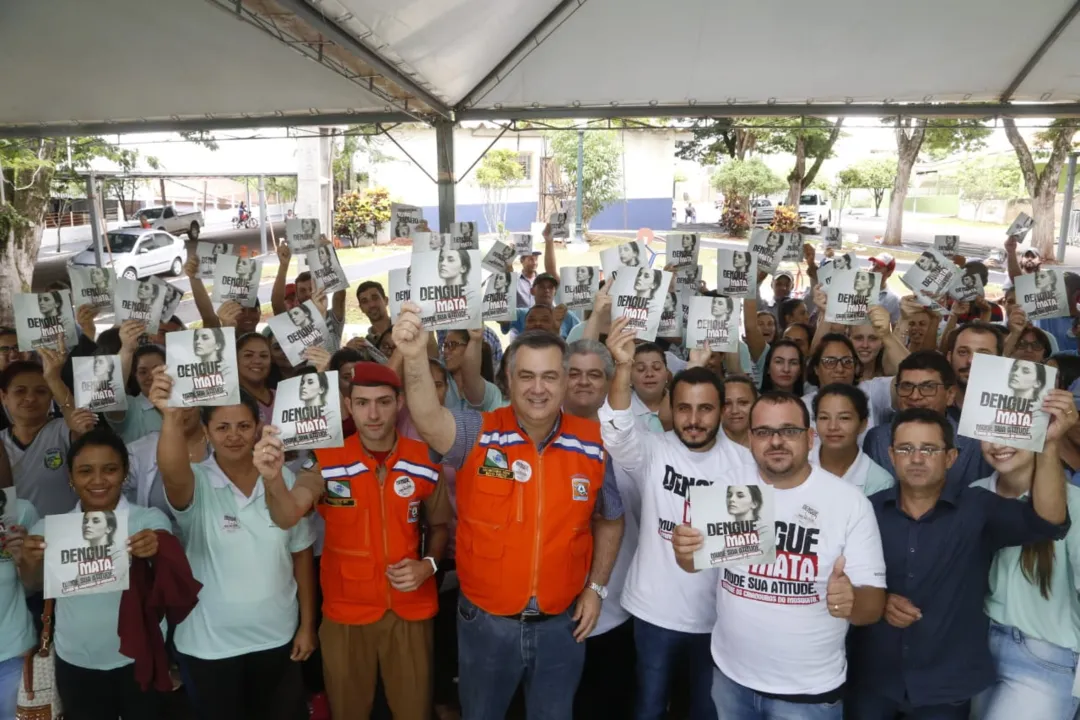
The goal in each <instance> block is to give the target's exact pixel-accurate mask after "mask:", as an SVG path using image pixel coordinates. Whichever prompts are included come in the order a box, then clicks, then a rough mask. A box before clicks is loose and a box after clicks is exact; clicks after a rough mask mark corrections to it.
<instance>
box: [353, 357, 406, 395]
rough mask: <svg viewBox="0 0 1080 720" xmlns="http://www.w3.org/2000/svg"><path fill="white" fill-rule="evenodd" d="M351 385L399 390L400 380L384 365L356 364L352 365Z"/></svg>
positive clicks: (374, 363) (373, 363) (371, 363)
mask: <svg viewBox="0 0 1080 720" xmlns="http://www.w3.org/2000/svg"><path fill="white" fill-rule="evenodd" d="M352 384H353V385H365V386H368V387H371V386H375V385H388V386H390V387H392V388H394V389H395V390H400V389H401V378H399V377H398V374H397V373H396V372H394V371H393V370H391V369H390V368H388V367H387V366H385V365H380V364H379V363H377V362H358V363H356V364H355V365H353V372H352Z"/></svg>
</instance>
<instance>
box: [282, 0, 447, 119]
mask: <svg viewBox="0 0 1080 720" xmlns="http://www.w3.org/2000/svg"><path fill="white" fill-rule="evenodd" d="M274 2H276V3H277V4H278V5H280V6H281V7H283V8H285V9H286V10H288V11H289V12H291V13H293V14H294V15H296V17H297V18H299V19H300V20H302V21H303V22H305V23H306V24H307V25H308V26H309V27H311V28H312V29H314V30H316V31H318V32H319V33H321V34H322V35H324V36H325V37H326V38H328V39H329V40H330V41H332V42H333V43H334V44H335V45H337V46H339V47H341V48H342V49H344V50H346V51H348V52H349V53H351V54H352V55H355V56H356V57H357V58H358V59H360V60H363V61H364V62H365V63H366V64H368V65H370V66H371V67H372V68H373V69H374V70H375V71H377V72H378V73H379V75H381V76H382V77H383V78H385V79H386V80H387V81H389V82H392V83H393V84H395V85H397V86H398V88H400V89H401V90H402V91H404V92H407V93H410V94H412V95H414V96H416V98H417V99H418V100H420V101H421V102H423V103H424V104H425V105H427V106H428V107H429V108H430V109H431V111H432V112H434V113H435V114H437V115H441V116H442V117H444V118H447V119H449V118H451V117H452V110H451V109H450V106H449V105H447V104H446V103H445V102H443V101H442V100H440V99H439V98H437V97H435V95H434V94H432V93H431V91H429V90H428V89H427V88H424V87H422V86H421V85H420V84H419V83H417V82H416V81H415V80H413V79H412V78H411V77H409V76H408V75H406V74H405V73H403V72H402V71H401V70H400V69H398V68H397V67H395V66H394V65H393V64H392V63H390V62H388V61H387V60H386V59H385V58H384V57H383V56H382V55H381V54H379V52H378V51H376V50H372V49H371V48H369V47H368V46H367V45H365V44H364V43H362V42H361V41H360V40H358V39H356V38H355V37H353V36H352V35H351V34H349V33H348V32H346V31H345V30H344V29H342V28H341V27H340V26H339V25H338V24H337V23H335V22H333V21H331V20H330V19H328V18H326V17H325V16H324V15H323V14H322V13H320V12H319V11H318V10H316V9H314V8H313V7H311V6H310V5H308V4H307V3H306V2H304V0H274Z"/></svg>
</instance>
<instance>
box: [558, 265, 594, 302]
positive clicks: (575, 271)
mask: <svg viewBox="0 0 1080 720" xmlns="http://www.w3.org/2000/svg"><path fill="white" fill-rule="evenodd" d="M598 292H600V268H597V267H592V266H589V265H571V266H569V267H564V268H560V269H559V296H558V298H557V299H556V300H555V304H556V305H565V306H566V309H567V310H588V309H589V308H591V307H592V304H593V299H594V298H595V297H596V293H598Z"/></svg>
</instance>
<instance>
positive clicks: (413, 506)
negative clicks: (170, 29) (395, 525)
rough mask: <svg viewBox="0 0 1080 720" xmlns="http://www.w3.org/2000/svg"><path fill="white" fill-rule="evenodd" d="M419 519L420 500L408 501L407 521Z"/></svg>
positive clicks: (412, 521)
mask: <svg viewBox="0 0 1080 720" xmlns="http://www.w3.org/2000/svg"><path fill="white" fill-rule="evenodd" d="M419 519H420V501H419V500H413V501H412V502H410V503H409V522H411V523H414V522H416V521H417V520H419Z"/></svg>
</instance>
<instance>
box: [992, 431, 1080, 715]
mask: <svg viewBox="0 0 1080 720" xmlns="http://www.w3.org/2000/svg"><path fill="white" fill-rule="evenodd" d="M1051 432H1052V430H1050V431H1048V433H1047V443H1046V446H1045V447H1044V448H1043V457H1044V458H1054V457H1056V456H1057V455H1058V449H1057V442H1056V440H1057V439H1056V438H1051V437H1050V433H1051ZM982 452H983V457H984V458H985V459H986V462H988V463H989V464H990V466H991V467H992V468H994V470H995V472H994V474H993V475H991V476H990V477H988V478H984V479H982V480H979V481H977V482H975V483H974V485H977V486H980V487H984V488H986V489H987V490H989V491H990V492H996V493H997V494H999V495H1001V496H1003V497H1009V498H1022V499H1023V498H1028V499H1029V500H1030V497H1029V494H1030V491H1031V481H1032V477H1033V476H1034V473H1035V453H1033V452H1031V451H1030V450H1017V449H1015V448H1010V447H1005V446H1004V445H994V444H991V443H987V442H984V443H983V444H982ZM1061 481H1062V482H1063V483H1064V482H1065V478H1064V472H1063V473H1062V480H1061ZM1065 489H1066V492H1067V493H1068V508H1069V517H1071V518H1072V519H1073V524H1072V527H1071V528H1070V529H1069V532H1068V534H1067V535H1066V536H1065V538H1064V539H1063V540H1058V541H1056V542H1055V541H1046V542H1041V543H1036V544H1034V545H1024V546H1023V547H1010V548H1005V549H1003V550H999V551H998V553H997V555H996V556H995V557H994V563H993V565H991V566H990V594H989V595H988V596H987V598H986V606H985V608H986V614H987V615H989V616H990V653H991V655H992V656H993V658H994V662H995V664H996V666H997V675H998V679H997V682H996V683H994V684H993V685H991V686H990V687H989V688H987V689H986V690H985V691H983V692H982V693H981V694H980V695H978V696H977V697H976V698H975V700H974V701H973V702H972V711H973V712H972V717H973V718H975V719H976V720H1017V719H1019V718H1031V719H1032V720H1035V719H1036V718H1037V719H1038V720H1073V718H1074V717H1075V716H1076V711H1077V708H1078V707H1080V699H1077V698H1075V697H1073V680H1074V677H1075V676H1076V670H1077V653H1078V652H1080V600H1078V599H1077V591H1080V522H1077V519H1078V518H1080V488H1078V487H1076V486H1075V485H1072V484H1066V488H1065Z"/></svg>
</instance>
